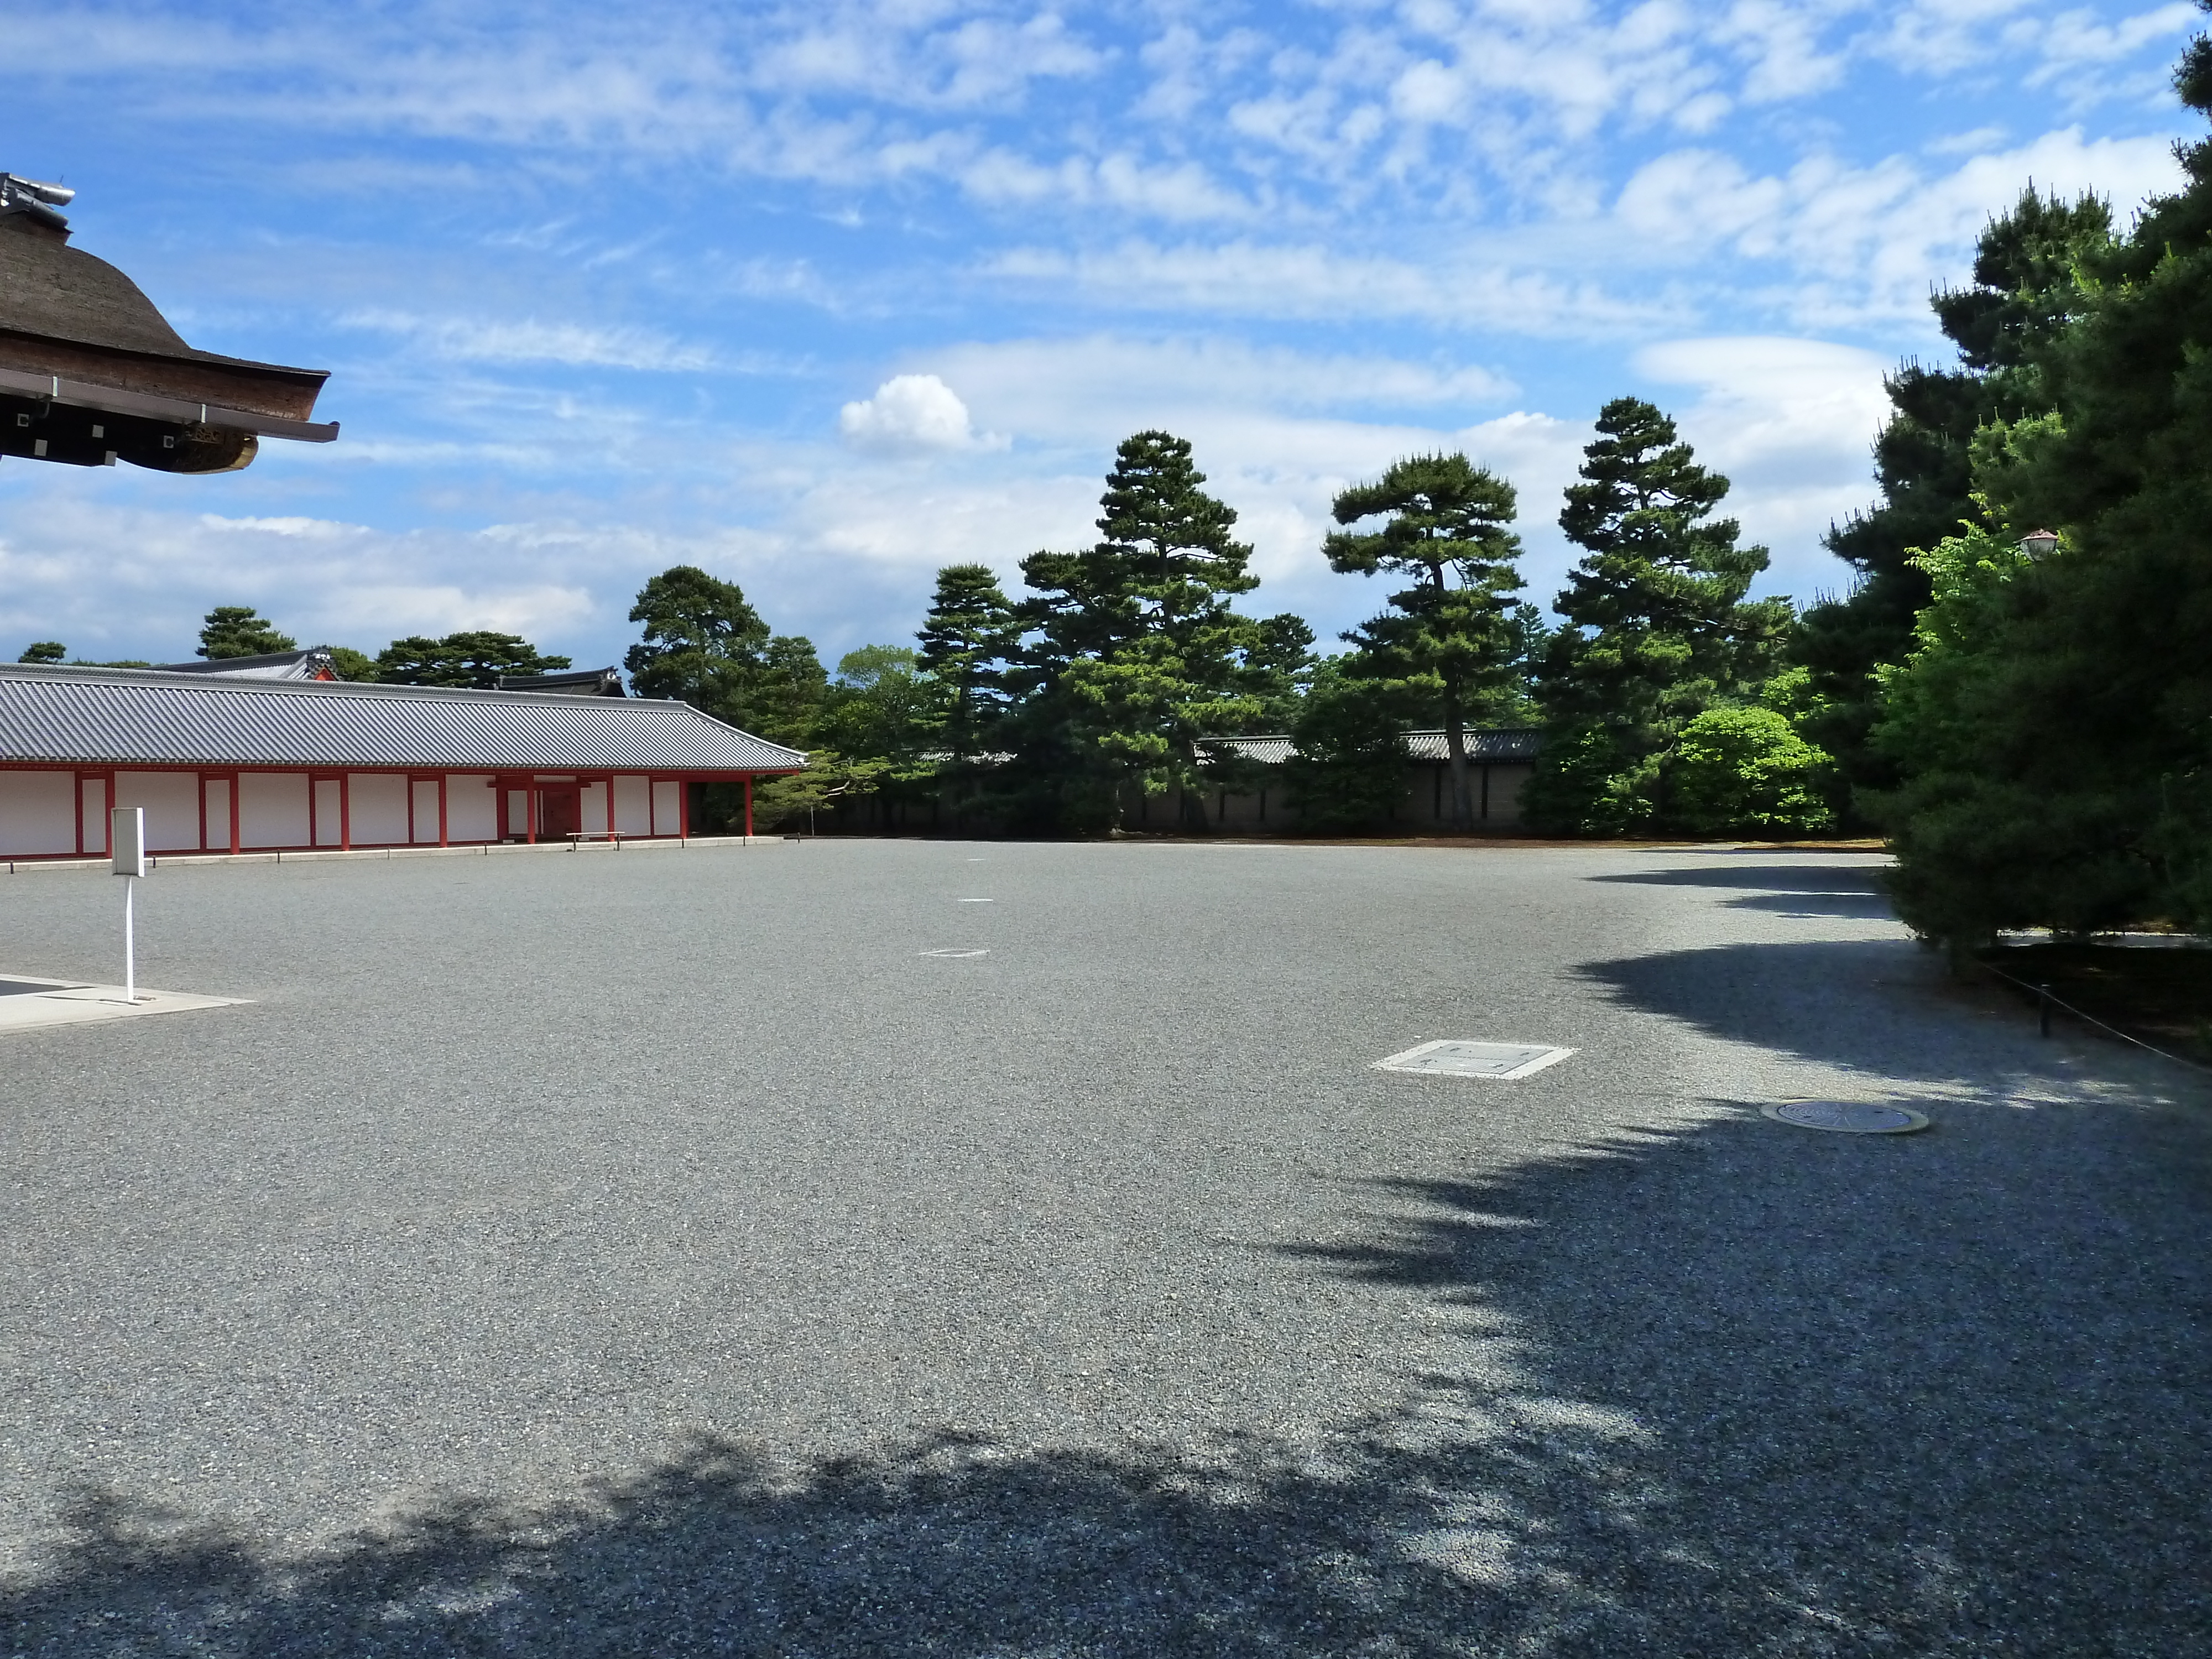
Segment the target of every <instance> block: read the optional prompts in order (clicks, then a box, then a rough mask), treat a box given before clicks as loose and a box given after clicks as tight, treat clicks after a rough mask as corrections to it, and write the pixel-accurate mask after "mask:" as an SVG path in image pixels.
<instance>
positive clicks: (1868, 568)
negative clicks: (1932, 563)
mask: <svg viewBox="0 0 2212 1659" xmlns="http://www.w3.org/2000/svg"><path fill="white" fill-rule="evenodd" d="M2111 241H2112V213H2111V210H2110V208H2109V207H2108V206H2107V205H2106V204H2105V203H2104V202H2102V201H2100V199H2098V198H2097V197H2094V196H2083V197H2081V198H2079V199H2078V200H2076V201H2075V202H2072V203H2067V202H2064V201H2062V200H2061V199H2060V198H2059V197H2057V196H2055V195H2052V196H2045V195H2044V194H2043V193H2041V192H2040V191H2038V190H2036V189H2035V187H2034V186H2033V185H2030V186H2029V187H2028V188H2027V190H2026V191H2023V192H2022V193H2021V197H2020V200H2019V201H2018V203H2016V204H2015V205H2014V207H2013V208H2012V210H2010V211H2009V212H2008V213H2005V214H2003V215H2002V216H1999V217H1997V218H1995V219H1993V220H1991V221H1990V223H1989V225H1988V226H1987V227H1986V228H1984V230H1983V232H1982V234H1981V238H1980V240H1979V241H1978V244H1977V246H1976V249H1975V255H1974V265H1973V278H1972V282H1971V283H1969V284H1968V285H1967V286H1966V287H1965V288H1961V289H1942V290H1941V291H1940V292H1938V293H1937V294H1936V295H1935V297H1934V298H1933V299H1932V300H1930V301H1929V304H1930V305H1931V306H1932V307H1934V309H1935V312H1936V318H1937V319H1938V320H1939V322H1940V323H1941V324H1942V330H1943V332H1944V334H1945V335H1946V336H1948V337H1949V338H1950V340H1951V341H1952V342H1953V343H1954V344H1955V345H1956V346H1957V347H1958V349H1959V359H1958V365H1957V367H1955V368H1927V367H1923V365H1921V364H1919V363H1914V362H1908V363H1905V364H1904V365H1902V366H1901V367H1900V368H1899V369H1898V370H1897V372H1896V373H1895V374H1892V375H1890V376H1889V377H1888V378H1887V380H1886V382H1885V385H1886V386H1887V388H1888V391H1889V398H1890V403H1891V405H1892V407H1893V410H1894V411H1895V412H1894V413H1893V415H1892V416H1891V417H1890V420H1889V422H1888V424H1887V425H1886V426H1885V427H1883V428H1882V430H1881V435H1880V436H1879V437H1878V438H1876V439H1875V478H1876V480H1877V482H1878V483H1880V485H1881V492H1882V500H1881V504H1880V505H1878V506H1876V507H1874V508H1873V509H1871V510H1870V511H1869V512H1865V513H1853V514H1852V515H1851V517H1850V520H1849V521H1848V522H1846V523H1844V524H1843V525H1840V526H1832V528H1831V529H1830V530H1829V532H1828V534H1827V536H1826V538H1825V544H1826V547H1827V549H1828V550H1829V551H1830V552H1832V553H1833V554H1835V555H1836V556H1837V557H1838V558H1840V559H1842V560H1844V562H1846V563H1848V564H1850V566H1851V567H1852V568H1853V569H1854V570H1855V571H1856V572H1857V581H1856V585H1855V586H1854V587H1853V589H1852V591H1851V592H1850V596H1849V597H1848V598H1846V599H1833V600H1829V601H1827V602H1826V603H1823V604H1820V605H1813V606H1810V607H1808V609H1807V611H1805V614H1804V616H1803V617H1802V618H1800V620H1799V625H1798V627H1797V629H1796V634H1795V635H1794V636H1793V638H1792V640H1791V641H1790V655H1791V657H1792V658H1793V659H1795V660H1796V661H1797V662H1799V663H1801V664H1802V665H1805V666H1807V667H1808V668H1809V669H1810V670H1811V671H1812V673H1813V690H1814V692H1815V693H1816V694H1817V695H1818V697H1819V698H1820V706H1817V707H1816V708H1814V711H1813V713H1812V714H1811V715H1810V717H1809V718H1808V720H1806V721H1804V722H1803V724H1804V725H1805V726H1806V728H1807V730H1808V732H1810V734H1811V735H1812V736H1813V737H1814V738H1817V739H1818V740H1819V741H1820V744H1822V746H1823V747H1825V748H1826V749H1827V750H1830V751H1832V753H1833V754H1834V755H1835V756H1836V757H1837V758H1838V762H1839V763H1840V765H1841V767H1842V769H1843V774H1844V778H1845V779H1846V780H1847V781H1848V782H1849V783H1850V785H1851V786H1852V787H1854V788H1856V789H1858V790H1880V789H1887V788H1890V787H1894V786H1895V784H1896V782H1897V775H1896V773H1895V770H1894V769H1893V767H1892V766H1891V765H1890V764H1889V763H1887V761H1886V760H1884V759H1883V757H1881V755H1880V754H1879V753H1877V752H1876V751H1875V749H1874V748H1873V747H1871V746H1870V745H1869V740H1868V732H1869V728H1870V727H1871V726H1872V724H1873V722H1874V720H1875V713H1876V709H1877V706H1878V702H1877V699H1878V688H1877V684H1876V671H1877V670H1878V668H1879V667H1880V665H1882V664H1884V663H1899V662H1902V661H1904V659H1905V654H1906V653H1907V652H1908V651H1909V650H1910V649H1911V644H1912V619H1913V617H1914V616H1915V615H1916V614H1917V612H1918V611H1920V609H1921V608H1922V607H1923V606H1924V605H1927V604H1928V602H1929V583H1928V574H1927V572H1926V571H1925V570H1923V568H1921V567H1920V566H1919V564H1917V562H1915V560H1914V555H1915V554H1916V553H1917V552H1918V551H1919V550H1923V549H1926V548H1932V547H1934V546H1935V545H1936V544H1937V543H1938V542H1941V541H1942V540H1944V539H1945V538H1948V537H1952V536H1955V535H1957V534H1958V533H1959V530H1960V524H1961V522H1962V521H1972V522H1975V523H1979V522H1980V519H1981V513H1980V509H1979V508H1978V507H1977V506H1976V504H1975V502H1974V501H1973V498H1972V492H1973V487H1974V486H1973V480H1972V474H1971V457H1970V454H1969V451H1970V449H1971V447H1972V443H1973V438H1974V434H1975V432H1976V431H1977V430H1978V429H1979V428H1981V427H1982V426H1983V425H1984V423H1985V422H1990V421H1993V420H2006V421H2014V420H2018V419H2020V418H2021V416H2026V415H2030V414H2037V413H2040V412H2042V411H2044V410H2047V409H2048V408H2049V407H2050V396H2049V392H2048V389H2047V387H2046V386H2045V381H2044V378H2043V376H2042V374H2041V373H2040V372H2039V370H2037V369H2036V368H2033V366H2032V360H2033V357H2034V356H2036V354H2037V353H2038V352H2039V350H2041V349H2043V347H2044V346H2045V345H2046V344H2047V343H2049V342H2050V341H2051V340H2053V339H2055V338H2056V337H2057V334H2058V333H2059V331H2061V330H2062V329H2063V327H2064V326H2065V324H2066V321H2067V319H2069V317H2070V316H2071V315H2072V314H2073V313H2074V312H2075V310H2076V309H2077V308H2078V307H2079V306H2080V304H2081V288H2080V286H2079V284H2078V283H2077V282H2076V279H2075V271H2076V270H2077V268H2078V266H2079V265H2080V264H2081V261H2082V260H2084V259H2085V258H2091V257H2093V256H2094V255H2095V254H2096V253H2097V252H2099V251H2100V250H2102V249H2104V248H2106V247H2108V246H2110V244H2111Z"/></svg>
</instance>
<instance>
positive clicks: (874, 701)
mask: <svg viewBox="0 0 2212 1659" xmlns="http://www.w3.org/2000/svg"><path fill="white" fill-rule="evenodd" d="M943 701H944V700H943V696H942V695H941V693H940V690H939V686H938V685H937V684H936V682H935V681H934V680H933V679H932V678H929V677H928V676H927V675H925V674H924V673H922V672H921V657H920V653H917V652H915V650H913V649H912V648H911V647H907V646H902V645H864V646H862V647H860V649H859V650H857V651H848V652H847V653H845V654H844V655H843V656H842V657H841V658H839V659H838V661H837V676H836V679H835V680H834V681H833V682H831V684H830V686H829V696H828V697H827V700H826V701H825V702H824V704H823V714H822V719H821V723H820V731H819V737H820V740H821V741H822V742H823V744H825V745H826V746H827V747H828V748H829V749H830V750H834V751H835V752H836V753H837V754H840V755H843V756H848V757H854V758H864V759H868V760H880V761H884V762H886V763H888V764H889V766H890V775H892V776H893V777H895V778H896V779H897V780H898V781H902V782H909V783H910V782H915V781H920V780H921V779H924V778H928V777H932V776H933V775H935V770H936V769H935V766H934V764H933V763H932V761H931V760H930V758H929V751H930V750H931V749H932V748H933V746H934V745H935V744H936V742H937V739H938V737H939V732H941V731H942V730H943V727H944V711H943Z"/></svg>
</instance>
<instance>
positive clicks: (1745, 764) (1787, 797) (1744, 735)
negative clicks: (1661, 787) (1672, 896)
mask: <svg viewBox="0 0 2212 1659" xmlns="http://www.w3.org/2000/svg"><path fill="white" fill-rule="evenodd" d="M1832 764H1833V763H1832V761H1831V760H1830V759H1829V757H1828V756H1827V755H1826V753H1824V752H1823V751H1822V750H1819V749H1816V748H1814V746H1813V745H1812V744H1809V743H1807V742H1806V741H1805V739H1804V738H1801V737H1799V736H1798V735H1797V732H1796V728H1795V727H1794V726H1791V725H1790V721H1789V720H1788V718H1787V717H1786V716H1784V715H1783V714H1778V712H1776V711H1775V710H1774V709H1771V708H1708V709H1707V710H1705V713H1704V714H1700V715H1699V716H1698V717H1697V718H1696V719H1695V720H1692V721H1691V722H1690V723H1689V724H1688V725H1687V726H1684V727H1683V728H1682V735H1681V736H1680V738H1677V739H1676V740H1675V743H1674V752H1673V753H1672V754H1670V755H1669V756H1668V758H1667V760H1666V763H1665V766H1666V771H1667V775H1668V789H1667V793H1668V799H1669V800H1670V801H1671V802H1672V803H1673V805H1674V815H1675V817H1676V819H1677V821H1678V822H1680V824H1681V825H1682V827H1683V828H1684V829H1687V830H1688V831H1689V832H1690V833H1691V834H1692V835H1698V836H1818V835H1825V834H1826V833H1827V832H1828V831H1829V830H1830V829H1833V828H1834V826H1835V814H1834V812H1833V811H1832V810H1831V809H1830V807H1829V805H1828V802H1827V799H1826V773H1827V771H1828V769H1829V768H1830V767H1831V766H1832Z"/></svg>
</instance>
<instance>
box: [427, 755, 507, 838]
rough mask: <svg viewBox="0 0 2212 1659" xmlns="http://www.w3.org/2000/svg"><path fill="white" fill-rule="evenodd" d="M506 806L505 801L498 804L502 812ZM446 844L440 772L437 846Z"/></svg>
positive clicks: (444, 805)
mask: <svg viewBox="0 0 2212 1659" xmlns="http://www.w3.org/2000/svg"><path fill="white" fill-rule="evenodd" d="M493 787H495V788H496V787H498V785H497V784H496V783H495V784H494V785H493ZM506 805H507V803H506V802H505V801H501V803H500V806H501V810H504V809H505V808H506ZM438 845H439V846H441V847H443V846H446V845H447V841H446V775H445V774H444V773H443V772H441V773H439V774H438Z"/></svg>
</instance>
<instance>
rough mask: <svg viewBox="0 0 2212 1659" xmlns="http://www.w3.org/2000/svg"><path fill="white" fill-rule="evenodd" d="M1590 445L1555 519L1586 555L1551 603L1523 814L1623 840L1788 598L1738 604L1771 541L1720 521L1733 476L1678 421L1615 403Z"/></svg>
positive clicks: (1761, 676) (1765, 659)
mask: <svg viewBox="0 0 2212 1659" xmlns="http://www.w3.org/2000/svg"><path fill="white" fill-rule="evenodd" d="M1597 433H1598V435H1597V438H1596V440H1595V441H1594V442H1592V443H1591V444H1590V445H1589V447H1587V448H1585V449H1584V450H1583V457H1584V459H1583V465H1582V469H1581V473H1582V478H1583V482H1582V483H1578V484H1575V485H1571V486H1570V487H1569V489H1568V490H1567V501H1566V506H1565V508H1564V509H1563V510H1562V511H1561V512H1560V513H1559V527H1560V528H1561V529H1562V530H1564V531H1565V532H1566V533H1567V537H1568V539H1569V540H1571V541H1572V542H1574V543H1575V544H1577V546H1580V547H1583V548H1586V549H1588V550H1589V553H1588V556H1586V557H1585V558H1584V559H1583V561H1582V562H1581V563H1580V564H1578V565H1577V566H1576V568H1574V570H1573V571H1572V572H1571V574H1570V575H1569V576H1568V579H1567V586H1566V587H1565V590H1564V591H1563V592H1561V593H1560V594H1559V598H1558V599H1557V600H1556V601H1554V603H1553V609H1555V610H1556V611H1558V612H1559V615H1560V616H1561V617H1563V618H1565V626H1563V627H1562V628H1560V629H1559V630H1558V631H1557V632H1555V633H1553V635H1550V636H1549V638H1548V639H1547V641H1546V644H1545V654H1544V659H1543V662H1542V664H1541V666H1540V668H1539V671H1538V674H1537V684H1536V690H1537V696H1538V699H1539V701H1540V702H1541V705H1542V707H1543V709H1544V712H1545V714H1546V716H1547V720H1548V722H1549V725H1550V727H1551V733H1550V737H1549V738H1548V739H1547V747H1546V752H1545V757H1544V759H1543V760H1542V761H1541V763H1539V765H1538V768H1537V772H1536V775H1535V777H1534V778H1533V779H1532V780H1531V781H1530V784H1529V789H1528V794H1527V796H1526V797H1525V798H1524V800H1525V810H1527V811H1528V812H1529V813H1530V815H1531V817H1532V818H1533V819H1534V821H1536V822H1538V823H1541V824H1543V825H1545V826H1546V827H1547V828H1552V829H1571V830H1576V831H1579V832H1582V833H1609V834H1618V833H1620V831H1622V830H1624V829H1630V828H1633V827H1636V826H1637V825H1638V824H1639V823H1645V822H1650V821H1654V820H1656V821H1657V822H1659V823H1664V822H1665V821H1666V817H1667V804H1666V799H1665V781H1664V776H1663V760H1664V757H1665V754H1666V751H1667V750H1668V747H1669V745H1671V744H1673V743H1674V740H1675V738H1677V737H1678V736H1679V735H1680V732H1681V730H1682V728H1683V726H1686V725H1687V724H1688V722H1689V721H1691V720H1693V719H1695V718H1696V717H1697V716H1698V715H1699V714H1700V713H1702V712H1703V711H1704V710H1705V709H1706V708H1710V707H1711V706H1713V705H1715V704H1717V703H1722V702H1730V701H1740V700H1741V699H1742V698H1744V697H1745V696H1747V694H1748V693H1749V692H1750V691H1751V690H1753V688H1755V687H1756V686H1757V685H1758V684H1759V683H1760V682H1761V681H1763V680H1765V678H1767V676H1768V674H1769V673H1770V672H1771V671H1772V668H1773V665H1774V663H1775V659H1776V657H1777V654H1778V648H1779V645H1780V641H1781V639H1782V636H1783V633H1784V629H1786V628H1787V627H1788V625H1789V623H1790V618H1791V615H1792V612H1791V609H1790V602H1789V601H1788V600H1787V599H1765V600H1756V601H1747V600H1746V599H1745V597H1744V596H1745V594H1746V593H1747V592H1749V590H1750V586H1751V583H1752V580H1753V578H1754V577H1755V576H1757V575H1758V574H1759V572H1760V571H1762V570H1764V569H1765V568H1766V562H1767V559H1766V550H1765V548H1763V547H1745V546H1741V545H1740V544H1738V542H1737V536H1738V526H1737V524H1736V521H1735V520H1733V519H1716V518H1714V517H1713V516H1712V514H1713V512H1714V509H1715V508H1717V507H1718V506H1719V505H1720V503H1721V501H1723V499H1725V498H1726V496H1727V495H1728V489H1729V483H1728V480H1727V479H1726V478H1724V477H1721V476H1720V475H1719V474H1718V473H1716V472H1711V471H1707V470H1706V469H1705V468H1704V467H1702V466H1699V465H1698V464H1697V462H1696V459H1695V458H1694V456H1693V454H1692V450H1691V448H1690V446H1689V445H1687V444H1686V443H1683V442H1681V441H1680V439H1679V438H1678V436H1677V435H1676V432H1675V429H1674V422H1672V421H1671V420H1669V419H1668V417H1667V416H1665V415H1663V414H1662V413H1661V412H1660V411H1659V410H1657V409H1656V408H1655V407H1653V406H1652V405H1651V404H1648V403H1645V402H1644V401H1643V400H1642V399H1641V398H1615V399H1613V401H1612V402H1611V403H1609V404H1607V405H1606V406H1605V408H1604V409H1603V410H1601V412H1600V414H1599V416H1598V420H1597Z"/></svg>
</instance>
